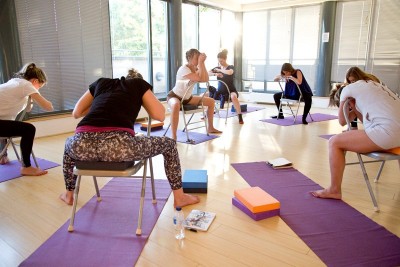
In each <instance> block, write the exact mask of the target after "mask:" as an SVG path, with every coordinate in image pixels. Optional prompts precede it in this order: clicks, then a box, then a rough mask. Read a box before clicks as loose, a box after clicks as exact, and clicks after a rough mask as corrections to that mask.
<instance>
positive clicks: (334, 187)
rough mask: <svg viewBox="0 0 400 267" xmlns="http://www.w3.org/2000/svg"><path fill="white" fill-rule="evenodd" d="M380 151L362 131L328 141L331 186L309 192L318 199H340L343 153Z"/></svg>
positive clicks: (351, 132) (348, 133)
mask: <svg viewBox="0 0 400 267" xmlns="http://www.w3.org/2000/svg"><path fill="white" fill-rule="evenodd" d="M379 150H382V148H380V147H379V146H377V145H376V144H375V143H374V142H372V140H371V139H369V137H368V136H367V134H366V133H365V131H363V130H353V131H347V132H344V133H341V134H338V135H336V136H334V137H332V138H331V139H329V166H330V170H331V185H330V186H329V187H328V188H326V189H322V190H317V191H314V192H311V194H312V195H313V196H315V197H320V198H334V199H341V198H342V188H341V185H342V179H343V172H344V168H345V165H346V159H345V154H344V152H345V151H352V152H356V153H367V152H371V151H379Z"/></svg>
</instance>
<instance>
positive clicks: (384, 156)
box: [343, 99, 400, 212]
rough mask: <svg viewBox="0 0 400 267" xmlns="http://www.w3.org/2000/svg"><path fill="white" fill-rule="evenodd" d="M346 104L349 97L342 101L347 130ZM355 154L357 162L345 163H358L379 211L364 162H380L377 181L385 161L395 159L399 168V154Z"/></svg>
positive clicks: (376, 152) (349, 124) (379, 152)
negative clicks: (367, 158) (366, 158)
mask: <svg viewBox="0 0 400 267" xmlns="http://www.w3.org/2000/svg"><path fill="white" fill-rule="evenodd" d="M348 106H349V99H348V100H346V101H345V103H344V106H343V114H344V117H345V119H346V122H347V127H348V130H350V129H351V121H350V120H349V118H348V116H349V114H348V111H349V108H348ZM350 131H351V130H350ZM356 154H357V158H358V162H350V163H346V165H354V164H360V167H361V170H362V173H363V176H364V180H365V183H366V184H367V188H368V191H369V194H370V196H371V199H372V202H373V204H374V209H375V211H376V212H379V207H378V202H377V201H376V198H375V194H374V191H373V190H372V187H371V183H370V182H369V177H368V173H367V171H366V169H365V164H366V163H374V162H380V163H381V165H380V167H379V170H378V173H377V174H376V176H375V179H374V182H375V183H377V182H378V180H379V178H380V176H381V173H382V170H383V167H384V166H385V163H386V161H389V160H397V161H398V162H399V168H400V155H397V154H393V153H390V152H385V151H374V152H370V153H356ZM362 156H365V157H369V158H372V159H373V160H369V161H365V160H363V158H362Z"/></svg>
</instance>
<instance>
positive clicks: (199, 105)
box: [181, 82, 210, 111]
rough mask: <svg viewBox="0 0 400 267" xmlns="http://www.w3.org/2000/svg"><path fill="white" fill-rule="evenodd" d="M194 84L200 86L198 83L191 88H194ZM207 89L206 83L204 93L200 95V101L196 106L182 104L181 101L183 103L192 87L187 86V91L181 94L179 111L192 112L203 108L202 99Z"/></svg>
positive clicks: (207, 84) (208, 85)
mask: <svg viewBox="0 0 400 267" xmlns="http://www.w3.org/2000/svg"><path fill="white" fill-rule="evenodd" d="M196 84H200V83H199V82H197V83H195V84H194V85H193V86H196ZM209 87H210V84H209V82H206V92H204V93H203V94H202V95H201V99H200V101H199V104H198V105H190V104H183V101H184V99H185V97H186V95H187V94H189V91H191V88H192V87H190V86H189V87H188V89H186V92H185V93H184V94H183V97H182V100H181V110H184V111H189V110H190V111H192V110H197V109H202V108H203V99H204V97H205V95H206V93H207V92H208V90H209Z"/></svg>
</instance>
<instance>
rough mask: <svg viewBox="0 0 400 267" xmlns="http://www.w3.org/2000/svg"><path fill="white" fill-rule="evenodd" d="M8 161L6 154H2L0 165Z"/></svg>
mask: <svg viewBox="0 0 400 267" xmlns="http://www.w3.org/2000/svg"><path fill="white" fill-rule="evenodd" d="M9 162H10V159H9V158H8V157H7V156H3V157H1V158H0V165H5V164H7V163H9Z"/></svg>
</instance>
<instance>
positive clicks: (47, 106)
mask: <svg viewBox="0 0 400 267" xmlns="http://www.w3.org/2000/svg"><path fill="white" fill-rule="evenodd" d="M30 97H31V98H32V99H33V101H35V102H36V103H37V104H38V105H39V106H40V107H41V108H42V109H44V110H46V111H53V109H54V108H53V104H52V103H51V102H50V101H48V100H47V99H46V98H44V97H43V96H42V95H40V94H39V93H34V94H31V95H30Z"/></svg>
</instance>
